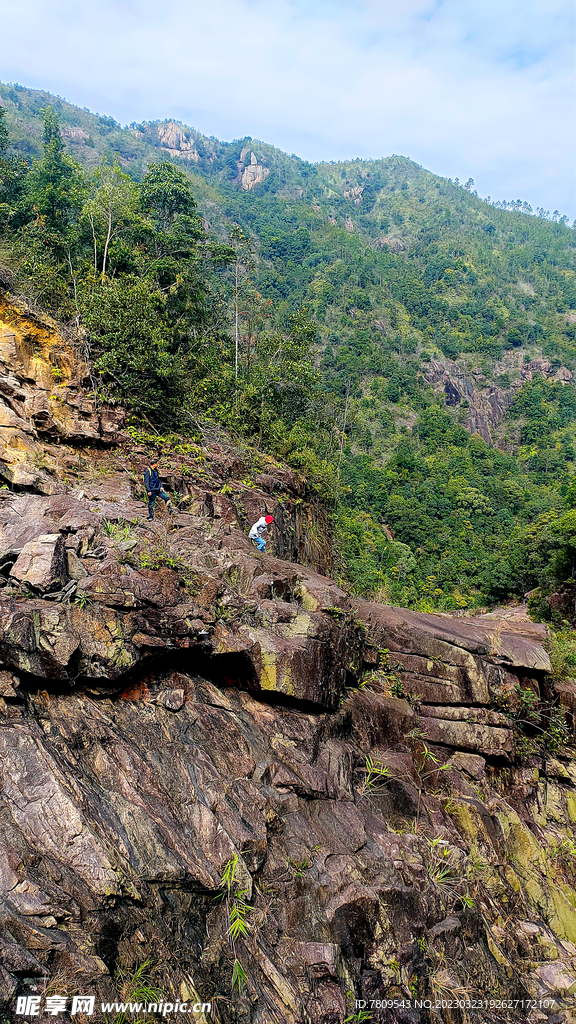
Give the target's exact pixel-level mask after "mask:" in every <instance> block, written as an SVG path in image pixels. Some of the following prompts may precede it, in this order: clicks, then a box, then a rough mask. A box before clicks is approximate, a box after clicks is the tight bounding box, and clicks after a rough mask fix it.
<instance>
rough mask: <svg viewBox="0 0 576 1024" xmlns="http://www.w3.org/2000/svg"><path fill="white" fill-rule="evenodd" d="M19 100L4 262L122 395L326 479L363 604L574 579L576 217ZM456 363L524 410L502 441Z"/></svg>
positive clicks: (416, 179)
mask: <svg viewBox="0 0 576 1024" xmlns="http://www.w3.org/2000/svg"><path fill="white" fill-rule="evenodd" d="M0 94H1V95H2V96H3V100H4V103H5V105H6V112H7V113H6V117H5V118H3V117H2V116H0V150H2V151H3V153H4V155H2V156H1V160H2V162H1V164H0V221H1V223H2V227H3V253H4V262H5V263H6V264H7V265H8V267H9V268H11V269H12V271H13V273H15V274H16V275H17V277H19V279H20V286H21V287H22V288H23V289H24V290H25V291H28V292H30V291H33V292H34V295H35V297H36V298H37V299H38V300H39V301H40V302H42V304H44V305H46V306H47V307H49V308H50V309H52V310H53V311H54V312H55V313H56V314H57V315H58V316H60V317H62V318H64V319H68V320H75V321H76V322H77V323H78V324H79V325H80V324H81V325H82V326H83V327H84V328H85V329H86V330H87V331H88V333H89V336H90V342H91V345H92V352H93V356H94V360H95V367H96V370H97V371H98V373H99V375H100V388H101V390H102V393H103V394H105V395H107V396H108V398H109V399H111V400H122V401H127V402H129V403H130V404H131V407H132V409H133V411H134V413H135V414H137V415H140V416H145V417H146V418H148V419H149V420H150V421H151V422H153V423H154V424H155V425H156V426H159V427H161V426H163V425H165V426H166V427H170V428H179V429H182V430H186V429H188V430H190V429H194V425H195V424H196V423H197V421H198V419H199V418H202V417H204V418H213V419H217V420H218V421H219V422H222V423H224V424H225V425H226V426H227V427H228V428H229V429H231V430H233V431H236V432H238V433H241V434H242V435H243V436H244V437H246V438H247V439H249V440H250V441H251V442H252V443H254V444H257V445H259V446H260V447H265V448H267V449H268V450H270V451H272V452H273V453H274V454H276V455H277V456H279V457H281V458H284V459H286V460H287V461H289V462H291V463H292V464H293V465H295V466H297V467H298V468H301V469H302V470H303V471H305V472H306V474H307V475H308V476H309V478H310V479H311V480H312V481H313V482H314V483H315V484H316V486H317V487H319V488H320V489H321V491H322V494H323V496H324V498H325V500H326V501H327V502H329V503H330V504H331V506H332V508H333V511H334V519H335V526H336V533H337V537H338V542H339V550H340V553H341V569H342V573H343V574H344V575H345V576H346V577H347V578H348V580H349V581H350V582H351V583H352V585H353V587H354V588H355V589H357V590H358V591H359V592H362V593H367V594H375V593H380V594H381V596H383V597H384V598H386V599H387V600H391V601H394V602H396V603H400V604H405V605H410V606H413V607H419V608H422V609H431V608H434V607H440V608H456V607H464V606H466V605H471V604H472V605H473V604H482V603H484V602H486V601H496V600H502V599H504V598H506V597H509V596H512V595H521V594H523V593H524V592H525V591H526V590H527V589H529V588H531V587H534V586H535V585H537V584H539V583H541V582H543V580H544V577H546V582H547V586H549V588H551V587H553V586H554V585H556V583H557V582H558V581H559V580H561V579H562V578H566V577H565V576H564V577H562V574H563V573H568V572H571V571H572V570H571V565H570V558H571V555H570V550H571V549H570V547H569V543H568V540H567V538H568V533H569V531H568V533H567V532H566V530H567V527H566V530H564V532H563V529H564V528H559V529H560V533H558V532H557V527H556V526H555V525H554V524H557V523H562V522H563V520H564V518H565V516H566V514H568V515H570V514H571V513H569V512H568V513H567V509H568V508H571V507H573V506H574V505H576V500H574V494H575V493H576V484H574V483H573V482H572V478H573V474H574V459H575V450H576V449H575V442H576V423H575V420H576V388H575V387H574V385H573V384H572V383H570V381H569V375H567V374H566V372H565V371H564V379H563V381H562V382H561V381H560V380H553V379H545V378H544V377H543V376H539V375H538V372H536V371H534V372H530V373H528V374H527V375H526V374H524V373H523V369H522V368H523V366H524V364H525V363H526V364H527V363H528V362H529V361H530V360H534V359H537V358H540V359H541V358H542V357H546V358H547V359H548V360H549V361H550V363H551V369H550V371H549V375H550V374H553V373H554V371H555V370H556V369H558V368H559V367H561V366H563V367H565V368H567V369H568V370H570V371H576V313H573V312H572V311H576V245H575V242H576V238H575V235H574V230H573V229H572V228H570V227H569V226H568V225H567V224H566V220H565V218H561V217H560V215H559V214H555V215H554V217H553V219H549V218H547V217H546V216H545V215H541V216H532V215H531V214H530V211H529V208H527V207H526V204H521V203H520V201H518V203H515V204H507V205H508V206H511V205H513V206H514V209H513V210H510V209H504V208H503V205H504V204H502V203H500V204H496V205H492V204H490V203H488V202H485V201H483V200H481V199H479V198H478V197H477V196H476V195H475V193H473V191H472V186H473V182H468V183H467V184H466V186H465V187H462V186H460V185H459V184H458V183H456V182H450V181H446V180H445V179H441V178H438V177H436V176H434V175H432V174H430V173H428V172H426V171H424V170H423V169H422V168H420V167H418V166H417V165H415V164H414V163H412V162H411V161H409V160H406V159H404V158H402V157H391V158H388V159H386V160H378V161H352V162H348V163H340V164H330V165H315V166H312V165H310V164H306V163H305V162H303V161H300V160H298V159H297V158H295V157H288V156H286V155H285V154H283V153H280V152H279V151H277V150H274V149H273V148H272V147H270V146H267V145H265V144H262V143H253V142H252V140H250V139H248V140H246V139H245V140H240V141H238V142H234V143H230V144H226V143H220V142H218V141H217V140H214V139H206V138H205V137H203V136H201V135H200V134H199V133H197V132H193V131H192V130H190V129H185V127H184V126H174V125H172V126H170V123H165V124H145V125H133V126H131V128H130V129H121V128H120V126H119V125H117V124H116V123H115V122H113V121H112V119H110V118H101V117H99V116H97V115H91V114H89V113H88V112H87V111H78V110H77V109H76V108H73V107H71V106H70V105H68V104H65V103H64V102H63V101H59V100H54V98H50V97H48V96H47V95H46V94H39V93H34V92H32V91H30V90H24V89H21V88H20V87H7V86H2V87H0ZM48 100H50V102H51V104H52V107H51V108H50V107H49V108H48V109H47V110H46V106H47V101H48ZM42 111H44V113H42ZM55 111H57V112H58V113H59V115H60V117H61V123H62V125H63V126H64V131H65V132H67V133H68V134H67V135H66V138H65V139H64V140H63V139H62V136H61V132H60V127H59V123H58V118H57V116H56V113H55ZM2 113H3V109H2V108H1V107H0V115H1V114H2ZM6 122H9V127H10V131H11V137H12V149H11V150H9V149H8V139H7V137H6V134H5V133H3V132H2V128H1V126H3V125H4V124H5V123H6ZM176 128H177V130H178V132H179V133H180V136H179V137H181V138H182V139H184V140H185V142H186V144H187V145H188V146H189V147H191V146H193V147H194V157H193V159H191V160H190V159H189V160H187V161H185V160H184V159H182V160H179V159H177V158H176V157H175V155H174V154H175V153H177V152H178V145H179V143H178V142H177V141H176V142H174V139H175V138H176V136H175V135H174V130H175V129H176ZM168 129H170V132H171V134H170V135H169V136H168V135H167V134H166V132H167V131H168ZM173 129H174V130H173ZM78 132H80V134H78ZM165 139H168V142H166V141H165ZM168 143H169V145H170V146H171V147H173V146H174V145H176V150H174V148H170V151H169V152H168V148H167V147H168ZM71 153H73V156H72V155H71ZM252 153H254V154H255V156H256V158H257V160H258V161H259V164H262V165H263V166H264V168H265V171H264V172H263V173H262V175H261V180H260V181H259V183H257V184H256V185H255V187H253V188H250V189H244V188H243V187H242V184H243V181H244V179H243V177H242V175H243V169H244V167H246V166H247V165H248V164H250V159H251V154H252ZM8 154H10V155H8ZM73 157H74V158H73ZM266 171H267V173H266ZM540 213H541V214H543V213H544V211H540ZM203 218H204V224H203V223H202V219H203ZM207 222H208V223H207ZM531 365H532V364H531ZM535 365H536V364H535ZM447 367H448V368H449V369H450V368H451V369H450V373H451V375H452V378H454V379H456V380H457V379H459V377H461V376H463V375H464V376H466V377H467V379H468V380H470V379H472V380H474V382H475V386H476V385H477V386H478V387H481V388H484V389H485V390H486V389H489V388H490V387H492V388H493V389H494V390H496V389H498V393H499V394H502V395H504V396H508V397H506V400H505V402H504V405H507V406H508V411H507V412H506V415H505V417H504V419H503V420H502V422H501V423H500V424H499V425H497V426H496V427H495V429H494V430H493V439H494V441H495V443H494V444H492V446H490V445H489V444H487V443H485V441H483V440H482V438H481V437H479V436H478V435H474V434H472V435H471V433H470V431H469V430H467V429H465V425H468V426H469V421H468V416H469V409H470V403H469V402H468V399H467V397H466V396H465V395H464V392H462V393H459V394H456V396H455V397H451V398H450V401H451V407H446V406H445V403H444V401H443V398H444V395H443V392H439V391H438V389H436V390H435V388H434V383H435V377H434V372H431V370H433V369H434V368H437V369H439V372H442V371H445V370H446V368H447ZM566 381H568V382H566ZM551 524H552V525H551ZM566 545H568V546H566ZM559 552H564V554H559Z"/></svg>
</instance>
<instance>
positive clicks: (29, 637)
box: [0, 371, 576, 1024]
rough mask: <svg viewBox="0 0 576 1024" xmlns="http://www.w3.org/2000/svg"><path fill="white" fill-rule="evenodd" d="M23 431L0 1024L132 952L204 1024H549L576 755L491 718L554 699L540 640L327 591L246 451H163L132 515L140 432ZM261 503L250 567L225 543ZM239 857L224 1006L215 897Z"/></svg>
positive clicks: (1, 730) (566, 909)
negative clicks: (197, 1006)
mask: <svg viewBox="0 0 576 1024" xmlns="http://www.w3.org/2000/svg"><path fill="white" fill-rule="evenodd" d="M22 372H24V371H22ZM18 386H23V385H22V381H19V384H18ZM30 386H31V387H33V385H32V384H31V385H30ZM22 420H23V422H28V428H27V430H25V429H24V427H21V426H17V427H14V425H12V426H9V427H8V428H7V432H4V431H3V435H2V436H3V440H4V444H5V445H6V446H7V448H10V449H11V450H14V451H17V452H19V453H20V455H19V457H18V459H16V460H13V461H12V462H10V461H9V459H8V457H6V458H5V459H4V464H5V466H12V467H17V466H20V467H24V468H23V469H22V468H21V469H19V470H18V472H19V473H24V471H26V472H28V469H26V467H29V466H32V469H33V468H34V463H33V461H31V460H33V459H34V457H35V454H34V453H36V455H37V454H38V452H39V451H40V452H42V453H43V458H44V459H45V463H44V464H43V466H42V467H41V469H40V470H39V472H40V474H41V475H40V477H39V478H34V477H33V474H32V470H30V473H31V474H32V475H31V476H30V477H26V479H24V477H23V476H21V477H20V482H19V483H18V481H17V480H16V478H15V476H10V473H13V472H16V470H13V469H9V470H5V471H3V472H4V473H5V475H4V479H8V480H10V481H11V485H12V487H13V488H16V487H18V488H20V489H19V490H4V491H0V659H1V663H2V664H1V665H0V716H1V718H0V748H1V755H0V780H1V793H2V799H1V801H0V823H1V824H0V889H1V899H2V904H1V915H2V916H1V921H0V928H1V931H0V949H1V954H2V961H1V963H2V965H1V966H0V998H1V1000H2V1008H3V1009H2V1012H3V1014H4V1017H5V1019H6V1020H16V1019H21V1018H15V1016H14V1007H15V1001H14V997H15V995H16V994H18V993H20V992H24V991H26V992H28V991H30V990H31V987H36V988H37V990H38V991H44V989H45V987H46V985H47V984H48V983H49V981H50V980H51V984H52V990H53V991H59V992H61V993H63V992H66V993H70V994H71V993H73V992H86V991H93V992H96V993H97V994H98V996H99V998H111V997H113V996H114V995H115V994H116V993H117V991H118V985H119V982H118V975H117V972H118V970H119V969H121V970H122V971H123V972H124V977H126V976H127V975H128V976H129V975H130V973H131V972H132V973H134V971H135V970H136V969H137V968H138V967H139V966H140V965H141V964H142V963H143V962H144V961H145V960H146V959H147V958H149V957H150V956H152V957H153V958H154V960H155V962H156V966H155V968H154V969H155V971H156V973H157V976H158V977H160V981H159V984H160V987H161V988H162V990H163V991H164V992H165V993H166V994H168V993H169V992H172V993H174V995H175V996H181V997H182V998H186V997H187V996H186V993H190V992H191V991H192V990H193V991H197V992H198V993H199V994H200V995H201V997H202V999H206V1000H209V999H211V998H214V997H215V996H218V997H219V999H218V1002H217V1004H216V1005H217V1007H218V1013H219V1015H220V1017H219V1019H221V1020H222V1021H223V1022H227V1024H248V1022H250V1024H276V1022H277V1024H284V1022H289V1024H310V1022H312V1024H340V1022H342V1021H343V1020H344V1019H345V1018H346V1017H347V1016H349V1015H350V1014H351V1013H353V1010H354V1000H355V999H365V1000H367V1001H368V1002H369V1001H370V1000H372V999H376V1000H386V999H389V1000H394V999H396V1000H400V1001H402V1000H404V1001H407V1000H410V999H412V1000H413V999H414V998H415V997H417V998H419V999H431V1000H432V1001H434V1000H435V999H437V998H440V999H442V998H444V999H446V998H467V997H470V998H487V999H490V998H494V999H498V998H500V999H509V1000H510V999H511V1000H522V999H527V998H533V999H548V1000H550V1006H549V1007H547V1010H546V1011H545V1012H544V1011H542V1010H534V1009H521V1008H519V1007H518V1006H516V1007H513V1008H511V1009H508V1010H507V1011H506V1012H507V1015H508V1019H512V1020H517V1021H518V1022H520V1021H523V1022H528V1021H530V1022H536V1021H542V1020H543V1021H545V1020H547V1019H548V1020H549V1021H550V1024H560V1022H562V1021H566V1022H568V1021H573V1020H574V1011H573V995H574V992H576V912H575V906H576V891H575V887H574V886H575V863H576V856H575V854H574V851H575V850H576V836H575V835H574V830H575V826H576V768H575V766H574V762H573V759H572V757H571V752H570V751H569V750H568V749H561V750H560V751H559V752H558V753H557V754H555V755H554V756H552V755H550V754H548V755H542V756H539V757H538V758H536V757H532V758H531V759H530V760H528V761H525V762H519V761H518V758H517V756H516V753H515V751H514V744H513V733H512V728H511V721H510V716H509V715H507V714H505V713H503V711H502V708H505V707H506V700H505V698H507V697H508V698H509V699H513V698H514V695H515V694H516V687H518V686H520V687H521V688H522V689H523V690H526V691H532V692H534V693H539V694H540V695H541V696H542V697H543V698H546V699H550V698H551V697H552V696H553V695H554V684H553V680H552V676H551V674H550V663H549V660H548V655H547V654H546V651H545V649H544V646H543V641H544V639H545V629H544V627H541V626H538V625H535V624H533V623H531V622H529V620H528V619H527V618H526V616H525V613H524V610H523V609H521V608H520V609H507V610H502V611H500V612H499V613H497V614H494V615H487V616H479V617H476V618H456V617H451V616H434V615H423V614H417V613H411V612H407V611H405V610H402V609H395V608H389V607H384V606H380V605H376V604H372V603H370V602H364V601H357V600H354V599H352V598H351V597H350V596H349V595H347V594H346V593H345V592H344V591H343V590H342V589H341V588H339V587H338V586H337V585H336V584H335V583H334V582H333V581H331V580H330V579H329V578H327V577H326V576H323V575H321V574H320V573H319V572H318V571H317V568H324V569H326V568H327V566H328V564H329V550H327V548H328V549H329V545H326V542H325V541H324V542H322V540H320V541H319V540H318V539H317V538H318V533H319V532H321V530H319V529H318V526H319V525H320V526H321V519H320V517H321V512H320V511H319V510H318V509H317V508H315V507H314V506H313V505H312V504H311V503H310V502H309V501H308V500H307V499H308V495H307V492H306V488H305V485H304V482H303V481H301V480H300V479H299V478H298V477H297V476H296V475H295V474H291V473H289V472H288V471H287V470H285V469H283V468H282V467H280V466H278V465H277V464H274V463H273V462H272V461H271V460H269V461H268V462H267V463H266V464H265V465H263V466H259V467H254V466H252V467H250V466H248V465H247V463H246V461H243V457H242V453H241V452H238V451H235V450H233V449H232V448H226V446H225V445H223V444H221V443H218V444H216V443H214V444H213V445H212V447H211V448H210V449H209V448H205V449H200V448H195V449H194V448H193V446H189V449H188V450H186V451H181V452H178V453H175V454H174V456H173V457H172V456H171V455H167V456H166V460H165V463H166V468H167V474H168V484H169V486H170V488H171V490H172V491H173V492H174V494H175V495H176V496H177V500H178V503H179V510H178V513H177V514H176V515H175V516H174V517H173V518H169V517H168V516H165V515H164V514H163V512H162V513H161V515H160V517H159V518H158V520H157V521H155V522H154V523H153V524H149V523H147V522H146V521H145V520H144V519H143V516H144V515H145V506H144V504H143V502H142V501H141V500H140V498H141V494H140V492H139V486H140V485H139V478H140V474H141V471H142V469H143V467H144V465H145V463H146V459H147V455H148V454H149V453H148V452H147V450H146V449H136V450H135V448H134V445H131V444H130V443H129V442H128V440H127V438H126V437H125V436H124V437H123V436H122V435H120V434H118V432H116V435H115V444H114V445H113V444H112V443H110V444H107V445H106V446H102V445H101V444H100V441H101V437H102V435H101V434H99V437H100V441H99V442H98V443H99V444H100V447H99V449H98V450H96V449H93V448H91V447H90V446H89V445H88V439H87V438H85V439H84V440H85V443H84V444H82V445H79V444H78V443H77V440H76V441H74V443H72V442H73V439H72V438H71V437H70V435H69V434H68V436H67V437H66V436H65V435H62V436H60V437H59V439H57V440H54V439H53V438H52V439H51V438H46V439H44V440H43V439H42V436H41V434H40V432H39V427H38V424H37V423H36V424H32V425H30V423H29V421H25V420H24V418H22ZM51 429H52V428H51ZM74 429H75V428H74ZM13 430H21V431H22V435H19V434H16V433H11V432H10V431H13ZM24 435H25V436H26V437H27V438H28V441H27V442H26V444H28V445H29V447H28V448H26V450H24V448H22V447H19V445H20V443H21V441H22V437H24ZM18 438H20V440H18V442H17V443H16V441H15V439H18ZM109 440H110V439H109ZM22 445H24V441H22ZM11 446H12V447H11ZM14 446H15V447H14ZM24 447H25V445H24ZM20 456H21V457H20ZM262 510H266V511H269V512H271V513H272V514H273V515H274V517H275V519H276V522H277V523H278V526H279V529H278V532H277V534H276V539H275V541H274V543H273V545H272V552H271V554H270V555H266V556H261V555H259V554H258V553H257V552H256V551H255V549H254V547H253V546H252V545H251V544H250V542H249V541H248V540H247V537H246V526H247V523H248V521H249V520H252V519H253V518H256V515H257V514H258V515H259V514H260V513H261V511H262ZM304 563H306V564H304ZM315 567H316V568H315ZM563 687H564V688H563V690H562V694H561V696H562V699H563V700H564V701H565V703H566V705H567V706H569V705H570V703H571V701H573V699H574V695H573V693H572V690H571V684H566V683H565V684H563ZM392 693H396V694H397V696H392V695H391V694H392ZM400 693H402V694H403V696H399V694H400ZM235 858H237V873H238V883H239V885H240V886H241V888H242V889H243V890H245V899H246V901H247V903H248V905H249V910H248V911H247V912H246V920H247V925H248V929H249V930H248V934H247V936H246V937H245V938H241V939H239V940H238V941H237V943H236V952H235V955H236V956H237V958H238V960H239V961H240V963H241V964H242V966H243V969H244V971H245V972H246V975H247V980H246V983H245V985H244V987H243V989H242V991H241V992H240V993H238V991H237V989H233V986H232V964H233V959H234V954H233V953H232V951H231V947H230V941H229V938H228V935H227V930H228V918H227V913H226V906H225V901H223V900H222V899H220V898H218V897H219V895H220V894H221V892H222V888H221V879H222V875H223V873H224V871H225V869H226V865H227V864H230V862H231V861H234V859H235ZM55 979H56V980H57V988H54V985H55V984H56V980H55ZM458 1014H459V1015H458ZM39 1019H42V1018H39ZM51 1019H52V1018H51V1017H46V1018H44V1024H45V1022H46V1021H48V1020H51ZM168 1019H170V1018H168ZM175 1019H177V1018H175ZM466 1019H468V1018H467V1017H466V1015H463V1014H462V1013H460V1011H448V1010H439V1011H423V1010H418V1009H414V1008H412V1009H408V1008H406V1007H405V1008H404V1009H395V1010H388V1009H385V1008H384V1009H377V1010H375V1011H373V1013H372V1020H373V1021H381V1022H386V1024H392V1022H393V1021H400V1022H403V1024H412V1022H414V1024H416V1022H422V1024H428V1022H429V1021H430V1022H436V1021H438V1022H440V1021H445V1022H446V1024H449V1022H450V1024H451V1022H452V1021H455V1022H456V1021H464V1020H466ZM501 1019H502V1011H501V1010H497V1009H490V1008H489V1007H488V1008H487V1009H485V1010H483V1011H482V1020H483V1022H484V1021H486V1022H494V1024H496V1021H499V1020H501Z"/></svg>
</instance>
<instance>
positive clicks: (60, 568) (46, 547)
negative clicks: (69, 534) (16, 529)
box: [10, 533, 67, 591]
mask: <svg viewBox="0 0 576 1024" xmlns="http://www.w3.org/2000/svg"><path fill="white" fill-rule="evenodd" d="M10 576H11V577H12V578H13V579H15V580H18V582H19V583H28V584H29V586H31V587H34V588H35V589H36V590H42V591H50V590H56V589H58V588H60V587H62V585H63V583H64V582H65V581H66V578H67V565H66V558H65V548H64V538H63V537H62V534H60V533H45V534H42V535H41V536H40V537H38V539H37V540H34V541H29V542H28V543H27V544H25V545H24V547H23V548H22V551H21V552H20V554H19V555H18V558H17V559H16V562H15V563H14V565H13V566H12V569H11V570H10Z"/></svg>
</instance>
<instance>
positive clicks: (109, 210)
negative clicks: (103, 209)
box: [102, 206, 112, 277]
mask: <svg viewBox="0 0 576 1024" xmlns="http://www.w3.org/2000/svg"><path fill="white" fill-rule="evenodd" d="M111 235H112V206H110V207H109V209H108V232H107V235H106V244H105V246H104V258H103V260H102V277H104V275H105V273H106V258H107V256H108V246H109V245H110V237H111Z"/></svg>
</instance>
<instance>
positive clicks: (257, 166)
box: [236, 149, 270, 192]
mask: <svg viewBox="0 0 576 1024" xmlns="http://www.w3.org/2000/svg"><path fill="white" fill-rule="evenodd" d="M248 154H250V163H248V164H247V163H246V159H247V156H248ZM269 174H270V168H269V167H265V166H264V164H261V163H259V162H258V157H257V156H256V154H255V153H253V152H252V151H251V150H250V149H243V150H242V152H241V154H240V160H239V161H238V176H237V178H236V180H237V181H239V182H240V184H241V186H242V188H243V189H244V191H245V192H249V191H250V190H251V189H253V188H254V186H255V185H258V184H259V183H260V182H261V181H264V180H265V179H266V178H267V177H268V175H269Z"/></svg>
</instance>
